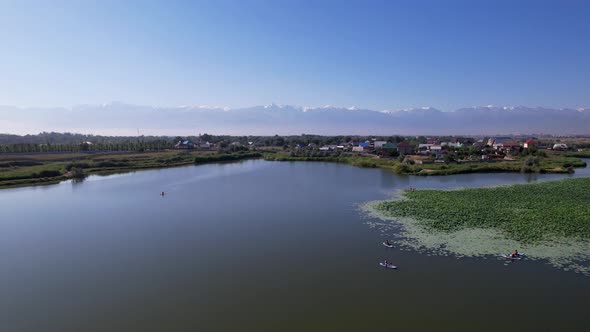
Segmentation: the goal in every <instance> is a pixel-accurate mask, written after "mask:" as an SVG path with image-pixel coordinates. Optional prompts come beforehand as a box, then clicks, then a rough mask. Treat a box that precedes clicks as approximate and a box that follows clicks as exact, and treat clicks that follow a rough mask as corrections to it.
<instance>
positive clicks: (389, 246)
mask: <svg viewBox="0 0 590 332" xmlns="http://www.w3.org/2000/svg"><path fill="white" fill-rule="evenodd" d="M383 245H384V246H386V247H387V248H393V244H387V243H385V242H383Z"/></svg>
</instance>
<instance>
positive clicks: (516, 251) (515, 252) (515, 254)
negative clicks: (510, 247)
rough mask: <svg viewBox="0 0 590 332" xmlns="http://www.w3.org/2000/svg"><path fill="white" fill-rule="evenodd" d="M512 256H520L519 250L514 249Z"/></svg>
mask: <svg viewBox="0 0 590 332" xmlns="http://www.w3.org/2000/svg"><path fill="white" fill-rule="evenodd" d="M510 257H512V258H515V257H518V250H516V249H514V251H513V252H512V254H510Z"/></svg>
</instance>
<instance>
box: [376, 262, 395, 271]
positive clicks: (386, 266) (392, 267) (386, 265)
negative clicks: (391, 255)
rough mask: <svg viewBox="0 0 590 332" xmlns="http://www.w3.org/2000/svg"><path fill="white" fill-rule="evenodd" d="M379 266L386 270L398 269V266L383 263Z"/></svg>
mask: <svg viewBox="0 0 590 332" xmlns="http://www.w3.org/2000/svg"><path fill="white" fill-rule="evenodd" d="M379 265H381V266H383V267H384V268H387V269H397V266H395V265H393V264H385V263H383V262H381V263H379Z"/></svg>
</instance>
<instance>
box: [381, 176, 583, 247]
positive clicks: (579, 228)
mask: <svg viewBox="0 0 590 332" xmlns="http://www.w3.org/2000/svg"><path fill="white" fill-rule="evenodd" d="M404 198H405V199H401V200H395V201H390V202H382V203H379V204H378V205H377V206H376V208H377V209H378V210H380V211H381V212H383V213H385V214H386V215H389V216H392V217H410V218H414V219H416V220H417V221H418V223H419V224H420V225H421V226H423V227H424V228H426V229H429V230H433V231H443V232H448V231H457V230H460V229H463V228H493V229H497V230H500V231H502V232H503V233H504V234H506V236H507V237H509V238H511V239H513V240H517V241H522V242H524V243H534V242H538V241H544V240H551V239H553V238H555V237H560V238H563V237H568V238H575V239H581V240H590V178H580V179H565V180H560V181H551V182H541V183H535V184H522V185H511V186H500V187H492V188H468V189H460V190H417V191H407V192H405V193H404Z"/></svg>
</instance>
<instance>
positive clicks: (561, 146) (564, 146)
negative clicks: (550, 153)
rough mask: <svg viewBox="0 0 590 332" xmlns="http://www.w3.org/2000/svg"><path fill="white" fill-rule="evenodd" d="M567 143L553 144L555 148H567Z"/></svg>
mask: <svg viewBox="0 0 590 332" xmlns="http://www.w3.org/2000/svg"><path fill="white" fill-rule="evenodd" d="M567 149H568V147H567V144H564V143H555V144H553V150H567Z"/></svg>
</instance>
